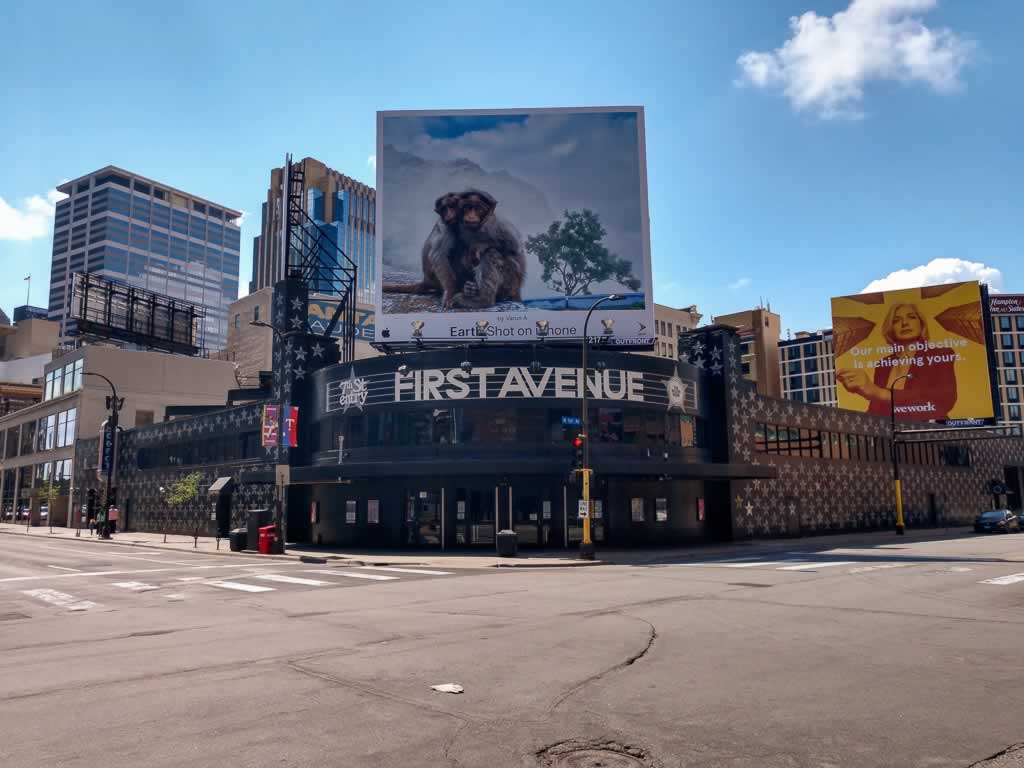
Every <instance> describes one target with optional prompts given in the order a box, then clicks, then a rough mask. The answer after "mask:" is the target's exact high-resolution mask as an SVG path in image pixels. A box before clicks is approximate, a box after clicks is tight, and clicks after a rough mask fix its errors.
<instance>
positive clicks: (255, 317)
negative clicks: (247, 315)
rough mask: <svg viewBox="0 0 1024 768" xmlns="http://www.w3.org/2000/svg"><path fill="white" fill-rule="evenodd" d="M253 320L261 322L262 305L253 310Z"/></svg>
mask: <svg viewBox="0 0 1024 768" xmlns="http://www.w3.org/2000/svg"><path fill="white" fill-rule="evenodd" d="M252 319H253V320H259V319H260V305H259V304H257V305H256V306H255V307H253V308H252Z"/></svg>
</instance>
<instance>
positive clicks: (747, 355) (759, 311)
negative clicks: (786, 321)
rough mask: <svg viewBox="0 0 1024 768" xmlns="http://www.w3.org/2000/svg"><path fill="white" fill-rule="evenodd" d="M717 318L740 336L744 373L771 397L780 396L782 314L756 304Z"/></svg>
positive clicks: (760, 390) (717, 320)
mask: <svg viewBox="0 0 1024 768" xmlns="http://www.w3.org/2000/svg"><path fill="white" fill-rule="evenodd" d="M714 322H715V323H718V324H721V325H731V326H733V327H734V328H736V330H737V335H738V336H739V339H740V354H741V356H742V357H741V360H742V362H741V365H742V368H743V375H744V377H745V378H747V379H749V380H750V381H753V382H754V383H755V384H756V385H757V391H758V392H759V393H760V394H762V395H766V396H768V397H779V396H780V395H781V386H780V384H779V336H780V331H781V325H782V320H781V318H780V317H779V316H778V315H777V314H775V313H774V312H772V311H771V309H770V308H768V309H766V308H764V307H757V308H756V309H748V310H746V311H744V312H733V313H731V314H728V315H718V316H716V317H715V318H714Z"/></svg>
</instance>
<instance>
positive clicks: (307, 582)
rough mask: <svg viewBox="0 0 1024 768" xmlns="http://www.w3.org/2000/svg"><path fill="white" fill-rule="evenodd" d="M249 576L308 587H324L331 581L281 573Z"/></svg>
mask: <svg viewBox="0 0 1024 768" xmlns="http://www.w3.org/2000/svg"><path fill="white" fill-rule="evenodd" d="M248 578H253V579H263V580H264V581H278V582H281V583H282V584H302V585H303V586H306V587H323V586H326V585H328V584H330V583H331V582H329V581H319V580H317V579H300V578H299V577H297V576H282V575H281V574H279V573H260V574H253V575H252V576H250V577H248Z"/></svg>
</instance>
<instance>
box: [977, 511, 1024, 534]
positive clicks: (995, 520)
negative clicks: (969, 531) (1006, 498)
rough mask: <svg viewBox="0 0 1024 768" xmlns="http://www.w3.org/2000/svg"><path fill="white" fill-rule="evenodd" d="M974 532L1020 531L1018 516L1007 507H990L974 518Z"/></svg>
mask: <svg viewBox="0 0 1024 768" xmlns="http://www.w3.org/2000/svg"><path fill="white" fill-rule="evenodd" d="M974 531H975V533H1009V532H1010V531H1013V532H1015V533H1020V517H1019V516H1018V515H1017V513H1016V512H1013V511H1011V510H1009V509H990V510H988V511H987V512H982V513H981V514H980V515H978V517H977V518H975V520H974Z"/></svg>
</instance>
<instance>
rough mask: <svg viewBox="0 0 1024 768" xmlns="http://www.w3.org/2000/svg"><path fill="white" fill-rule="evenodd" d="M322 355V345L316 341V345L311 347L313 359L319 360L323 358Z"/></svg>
mask: <svg viewBox="0 0 1024 768" xmlns="http://www.w3.org/2000/svg"><path fill="white" fill-rule="evenodd" d="M323 354H324V348H323V345H322V344H321V343H320V342H319V341H318V342H317V343H316V344H314V345H313V357H315V358H318V359H319V358H321V357H323Z"/></svg>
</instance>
